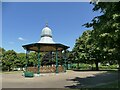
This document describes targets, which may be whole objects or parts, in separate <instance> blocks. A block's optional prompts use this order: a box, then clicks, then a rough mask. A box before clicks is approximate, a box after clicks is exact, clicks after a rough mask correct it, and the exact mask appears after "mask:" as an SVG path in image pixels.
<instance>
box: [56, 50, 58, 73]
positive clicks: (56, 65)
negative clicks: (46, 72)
mask: <svg viewBox="0 0 120 90" xmlns="http://www.w3.org/2000/svg"><path fill="white" fill-rule="evenodd" d="M56 73H58V50H57V48H56Z"/></svg>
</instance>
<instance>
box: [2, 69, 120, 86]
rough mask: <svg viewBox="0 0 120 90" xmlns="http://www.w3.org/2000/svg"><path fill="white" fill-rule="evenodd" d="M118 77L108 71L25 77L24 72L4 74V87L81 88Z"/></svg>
mask: <svg viewBox="0 0 120 90" xmlns="http://www.w3.org/2000/svg"><path fill="white" fill-rule="evenodd" d="M117 79H118V74H117V73H113V72H112V73H109V72H106V71H80V72H77V71H67V72H66V73H59V74H45V75H42V76H36V77H34V78H25V77H23V76H22V73H12V74H3V75H2V87H3V88H81V87H93V86H95V85H99V84H102V83H108V82H111V81H115V80H117Z"/></svg>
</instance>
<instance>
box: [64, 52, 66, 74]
mask: <svg viewBox="0 0 120 90" xmlns="http://www.w3.org/2000/svg"><path fill="white" fill-rule="evenodd" d="M64 72H66V50H64Z"/></svg>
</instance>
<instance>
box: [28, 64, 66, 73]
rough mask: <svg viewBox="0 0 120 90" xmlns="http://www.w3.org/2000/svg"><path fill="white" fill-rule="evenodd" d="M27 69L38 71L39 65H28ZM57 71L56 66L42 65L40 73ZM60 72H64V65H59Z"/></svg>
mask: <svg viewBox="0 0 120 90" xmlns="http://www.w3.org/2000/svg"><path fill="white" fill-rule="evenodd" d="M27 71H30V72H34V73H37V72H38V67H28V68H27ZM55 71H56V66H55V65H53V66H41V67H40V73H54V72H55ZM58 71H59V72H64V67H63V66H62V65H59V66H58Z"/></svg>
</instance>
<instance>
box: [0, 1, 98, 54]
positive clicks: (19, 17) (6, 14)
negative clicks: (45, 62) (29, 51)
mask: <svg viewBox="0 0 120 90" xmlns="http://www.w3.org/2000/svg"><path fill="white" fill-rule="evenodd" d="M92 8H93V5H91V4H89V2H76V3H73V2H72V3H70V2H66V3H65V2H64V3H60V2H58V3H55V2H49V3H46V2H45V3H43V2H36V3H33V2H31V3H30V2H21V3H20V2H14V3H11V2H10V3H8V2H7V3H5V2H4V3H2V47H3V48H5V49H6V50H11V49H13V50H15V51H16V52H24V49H23V48H22V45H25V44H30V43H35V42H38V41H39V40H40V34H41V30H42V29H43V28H44V27H45V23H46V21H47V22H48V25H49V27H50V28H51V29H52V33H53V40H54V41H55V42H59V43H62V44H65V45H68V46H70V49H69V50H72V48H73V47H74V44H75V40H76V39H77V38H78V37H79V36H80V35H82V33H83V32H84V31H85V30H89V29H88V28H85V27H83V26H82V25H83V24H84V23H86V22H90V21H91V20H92V19H93V17H95V16H97V15H99V13H98V12H93V11H92Z"/></svg>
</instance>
